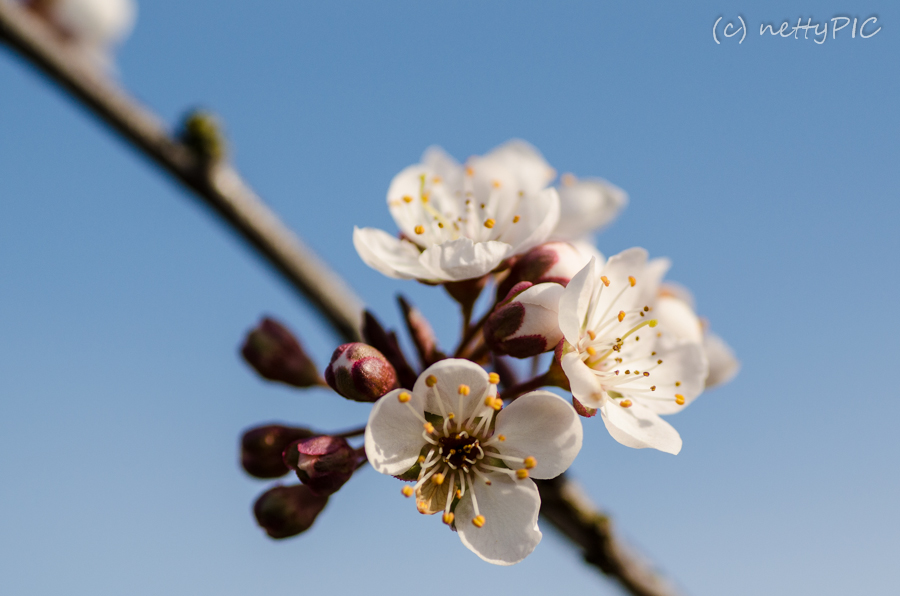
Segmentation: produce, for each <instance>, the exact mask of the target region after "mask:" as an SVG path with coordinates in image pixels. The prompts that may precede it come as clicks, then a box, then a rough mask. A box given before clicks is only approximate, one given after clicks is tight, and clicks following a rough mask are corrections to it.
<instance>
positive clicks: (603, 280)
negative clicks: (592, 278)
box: [600, 275, 609, 287]
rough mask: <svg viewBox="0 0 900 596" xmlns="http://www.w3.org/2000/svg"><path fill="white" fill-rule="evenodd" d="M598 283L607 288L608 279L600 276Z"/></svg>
mask: <svg viewBox="0 0 900 596" xmlns="http://www.w3.org/2000/svg"><path fill="white" fill-rule="evenodd" d="M600 281H602V282H603V285H604V286H606V287H609V278H608V277H606V276H605V275H601V276H600Z"/></svg>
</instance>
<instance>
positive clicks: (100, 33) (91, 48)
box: [28, 0, 137, 68]
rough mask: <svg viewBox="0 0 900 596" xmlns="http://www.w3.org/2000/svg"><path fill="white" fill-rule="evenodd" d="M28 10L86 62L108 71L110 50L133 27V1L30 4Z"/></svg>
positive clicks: (47, 0) (44, 0)
mask: <svg viewBox="0 0 900 596" xmlns="http://www.w3.org/2000/svg"><path fill="white" fill-rule="evenodd" d="M28 4H29V6H30V7H31V8H32V9H33V10H35V11H36V12H37V13H38V14H40V15H42V16H44V17H45V18H46V19H47V20H48V21H49V22H50V23H51V24H52V25H53V26H54V27H55V28H56V29H57V30H58V31H59V32H60V33H61V34H62V35H63V36H64V37H65V38H66V39H68V40H69V41H70V42H71V43H73V44H74V45H75V46H77V47H78V48H79V50H80V51H81V52H82V53H83V54H85V55H86V56H87V57H88V58H89V59H91V60H93V61H94V62H95V63H97V64H98V65H100V66H102V67H104V68H108V67H109V66H110V65H111V57H110V53H111V51H112V49H113V47H114V46H116V45H118V44H119V43H120V42H122V40H124V39H125V38H126V37H127V36H128V34H129V33H130V32H131V30H132V28H133V27H134V22H135V18H136V16H137V4H136V3H135V1H134V0H30V1H29V3H28Z"/></svg>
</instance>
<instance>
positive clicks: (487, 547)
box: [455, 474, 541, 565]
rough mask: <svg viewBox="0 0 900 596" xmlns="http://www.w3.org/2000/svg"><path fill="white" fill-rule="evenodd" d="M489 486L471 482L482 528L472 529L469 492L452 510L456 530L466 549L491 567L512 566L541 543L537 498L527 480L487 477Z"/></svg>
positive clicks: (495, 475) (473, 513)
mask: <svg viewBox="0 0 900 596" xmlns="http://www.w3.org/2000/svg"><path fill="white" fill-rule="evenodd" d="M491 483H492V484H491V485H490V486H487V485H485V484H484V483H483V482H481V481H475V482H474V483H473V485H470V486H469V491H474V492H475V498H476V499H477V500H478V512H479V513H480V514H481V515H483V516H484V520H485V523H484V526H483V527H481V528H479V527H476V526H475V525H474V524H473V523H472V520H473V519H475V508H474V505H473V502H472V497H471V493H470V492H469V491H467V492H466V494H465V495H463V498H462V499H461V500H460V502H459V504H458V505H457V506H456V511H455V515H456V529H457V531H458V532H459V539H460V540H462V543H463V544H464V545H466V548H468V549H469V550H471V551H472V552H473V553H475V554H476V555H478V556H479V557H481V558H482V559H484V560H485V561H487V562H488V563H493V564H494V565H514V564H515V563H518V562H519V561H521V560H522V559H524V558H525V557H527V556H528V555H530V554H531V552H532V551H533V550H534V548H535V547H536V546H537V545H538V543H539V542H540V541H541V531H540V530H539V529H538V525H537V520H538V512H539V511H540V508H541V497H540V495H539V494H538V489H537V486H536V485H535V484H534V482H532V481H531V480H529V479H527V478H526V479H525V480H514V479H512V478H510V477H509V476H506V475H505V474H491Z"/></svg>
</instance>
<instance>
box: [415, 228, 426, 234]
mask: <svg viewBox="0 0 900 596" xmlns="http://www.w3.org/2000/svg"><path fill="white" fill-rule="evenodd" d="M415 232H416V234H420V235H421V234H424V233H425V228H424V226H416V228H415Z"/></svg>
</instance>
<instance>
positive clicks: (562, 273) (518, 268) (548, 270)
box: [497, 242, 591, 296]
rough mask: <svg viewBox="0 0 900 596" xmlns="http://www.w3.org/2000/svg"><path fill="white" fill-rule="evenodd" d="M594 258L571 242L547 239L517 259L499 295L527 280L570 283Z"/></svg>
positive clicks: (538, 282)
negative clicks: (548, 240) (544, 242)
mask: <svg viewBox="0 0 900 596" xmlns="http://www.w3.org/2000/svg"><path fill="white" fill-rule="evenodd" d="M590 259H591V255H589V254H588V255H585V254H582V253H581V252H580V251H579V250H578V249H577V248H575V247H574V246H572V245H571V244H569V243H568V242H547V243H546V244H541V245H540V246H535V247H534V248H532V249H531V250H529V251H528V252H526V253H525V254H524V255H522V256H521V257H520V258H519V259H518V260H517V261H516V264H515V265H513V267H512V269H511V270H510V272H509V276H508V277H507V278H506V279H505V280H503V283H501V284H500V287H499V288H498V289H497V295H498V296H503V295H505V294H508V293H509V291H510V290H511V289H512V287H513V286H514V285H516V284H518V283H521V282H523V281H530V282H531V283H533V284H540V283H548V282H554V283H558V284H560V285H562V286H566V285H567V284H568V283H569V280H570V279H572V277H574V276H575V274H576V273H578V272H579V271H581V269H582V268H583V267H584V266H585V265H586V264H587V262H588V261H589V260H590Z"/></svg>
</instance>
